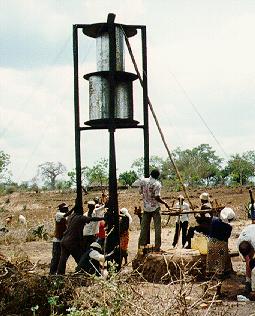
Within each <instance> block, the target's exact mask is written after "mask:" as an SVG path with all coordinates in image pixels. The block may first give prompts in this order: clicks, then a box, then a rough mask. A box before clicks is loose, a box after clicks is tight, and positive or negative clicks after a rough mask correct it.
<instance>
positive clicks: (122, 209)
mask: <svg viewBox="0 0 255 316" xmlns="http://www.w3.org/2000/svg"><path fill="white" fill-rule="evenodd" d="M120 216H127V217H128V218H129V224H131V223H132V217H131V215H130V214H129V212H128V209H126V208H125V207H123V208H121V209H120Z"/></svg>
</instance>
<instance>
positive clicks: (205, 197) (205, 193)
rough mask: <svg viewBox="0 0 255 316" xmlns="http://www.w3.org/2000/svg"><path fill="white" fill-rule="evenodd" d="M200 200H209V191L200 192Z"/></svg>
mask: <svg viewBox="0 0 255 316" xmlns="http://www.w3.org/2000/svg"><path fill="white" fill-rule="evenodd" d="M199 198H200V200H204V201H209V194H208V193H207V192H203V193H202V194H200V197H199Z"/></svg>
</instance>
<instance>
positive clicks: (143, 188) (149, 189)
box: [133, 169, 169, 251]
mask: <svg viewBox="0 0 255 316" xmlns="http://www.w3.org/2000/svg"><path fill="white" fill-rule="evenodd" d="M159 175H160V172H159V170H157V169H154V170H152V171H151V173H150V177H149V178H143V179H141V180H136V181H135V182H134V183H133V186H139V188H140V191H139V192H140V194H142V196H143V204H144V212H143V217H142V222H141V232H140V238H139V243H138V246H139V247H140V246H145V245H146V242H147V236H148V231H149V230H150V223H151V219H152V218H153V222H154V228H155V250H156V251H160V247H161V215H160V204H164V205H165V206H166V207H167V208H168V209H169V206H168V205H167V203H166V202H165V201H163V200H162V199H161V197H160V190H161V187H162V186H161V183H160V182H159V181H158V178H159Z"/></svg>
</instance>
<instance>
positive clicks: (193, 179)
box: [0, 144, 255, 191]
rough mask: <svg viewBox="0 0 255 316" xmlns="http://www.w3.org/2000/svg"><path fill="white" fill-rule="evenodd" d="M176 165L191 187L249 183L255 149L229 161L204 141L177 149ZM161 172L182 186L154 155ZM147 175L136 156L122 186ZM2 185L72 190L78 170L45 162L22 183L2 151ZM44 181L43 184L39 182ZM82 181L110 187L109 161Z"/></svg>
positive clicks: (85, 170)
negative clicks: (17, 182)
mask: <svg viewBox="0 0 255 316" xmlns="http://www.w3.org/2000/svg"><path fill="white" fill-rule="evenodd" d="M172 155H173V158H174V161H175V164H176V166H177V168H178V170H179V172H180V174H181V176H182V180H183V182H184V183H185V185H186V186H187V187H196V186H205V187H206V186H216V185H249V184H252V183H253V184H254V179H255V151H252V150H250V151H247V152H244V153H242V154H233V155H231V156H230V157H229V159H228V160H227V161H225V160H224V159H223V158H221V157H219V156H217V155H216V153H215V150H213V148H212V147H211V146H210V145H208V144H201V145H199V146H197V147H194V148H192V149H184V150H183V149H181V148H179V147H178V148H176V149H175V150H174V151H173V152H172ZM154 168H158V169H159V170H160V171H161V181H162V182H163V184H164V185H165V186H167V187H169V188H171V189H177V190H178V187H179V180H178V178H177V175H176V172H175V170H174V168H173V165H172V163H171V162H170V160H169V158H167V159H163V158H162V157H159V156H151V157H150V169H154ZM142 176H143V158H138V159H136V160H135V161H134V162H133V163H132V165H131V167H130V169H129V170H126V171H124V172H121V173H119V176H118V182H119V184H120V185H125V186H131V185H132V183H133V182H134V181H135V180H136V179H137V178H140V177H142ZM0 179H1V180H0V186H1V189H2V191H3V190H4V189H6V187H8V186H9V187H10V186H16V187H19V188H20V189H36V188H38V187H43V188H44V189H46V190H47V189H51V190H54V189H59V190H60V189H61V190H62V189H69V188H73V187H75V184H76V174H75V169H73V170H69V171H68V170H67V169H66V167H65V166H64V165H63V164H62V163H61V162H44V163H42V164H40V165H39V166H38V168H37V174H36V175H35V177H34V178H33V179H32V180H31V181H29V182H22V183H21V184H20V185H18V184H16V183H14V182H13V181H12V180H11V172H10V156H9V155H8V154H7V153H4V152H3V151H1V150H0ZM39 183H40V185H39ZM82 184H83V186H84V187H89V186H99V187H102V186H107V184H108V160H107V159H103V158H102V159H99V160H98V161H97V162H95V164H94V165H93V166H92V167H88V166H84V167H82Z"/></svg>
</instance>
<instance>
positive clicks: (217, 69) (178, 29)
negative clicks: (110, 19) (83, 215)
mask: <svg viewBox="0 0 255 316" xmlns="http://www.w3.org/2000/svg"><path fill="white" fill-rule="evenodd" d="M108 13H115V14H116V19H115V22H116V23H121V24H131V25H132V24H134V25H146V28H147V55H148V93H149V98H150V100H151V103H152V105H153V107H154V110H155V112H156V114H157V117H158V120H159V123H160V126H161V128H162V131H163V133H164V135H165V138H166V141H167V143H168V145H169V147H170V150H174V149H175V148H177V147H178V146H179V147H181V148H182V149H187V148H193V147H195V146H198V145H200V144H202V143H205V144H209V145H210V146H211V147H212V148H213V149H214V150H215V151H216V154H217V155H219V156H220V157H222V158H224V159H225V160H227V159H229V158H230V156H231V155H232V154H236V153H243V152H245V151H248V150H254V121H253V116H254V114H255V93H254V91H255V62H254V56H255V41H254V30H255V1H253V0H240V1H238V0H214V1H211V0H192V1H191V0H158V1H154V0H122V1H115V0H109V1H107V0H73V1H69V0H44V1H41V0H8V1H6V0H0V21H1V22H0V23H1V27H0V42H1V45H0V56H1V58H0V77H1V81H0V150H3V151H4V152H5V153H8V154H9V155H10V157H11V166H10V167H11V171H12V174H13V180H15V181H17V182H21V181H29V180H31V179H32V178H33V177H34V176H35V175H36V172H37V166H38V165H39V164H41V163H44V162H47V161H52V162H57V161H60V162H62V163H63V164H64V165H65V166H66V168H67V170H71V169H73V168H74V167H75V151H74V110H73V57H72V25H73V24H79V23H81V24H91V23H99V22H106V20H107V15H108ZM79 43H80V50H79V57H80V73H79V87H80V106H81V125H82V126H83V122H84V121H86V120H88V104H89V102H88V100H89V95H88V83H87V81H85V80H84V79H83V75H84V74H86V73H89V72H91V71H96V51H95V45H96V44H95V43H96V41H95V40H94V39H90V38H88V37H86V36H85V35H83V34H82V33H79ZM131 46H132V48H133V51H134V55H135V58H136V59H137V61H138V65H139V66H140V61H141V43H140V36H135V37H134V38H132V40H131ZM125 59H126V71H130V72H133V73H135V70H134V69H133V67H132V64H131V62H130V60H129V56H128V52H127V50H126V51H125ZM134 119H137V120H138V121H142V103H141V87H140V86H139V83H138V82H137V83H135V85H134ZM108 138H109V135H108V132H107V131H106V130H103V131H98V130H97V131H86V132H83V133H82V139H81V149H82V164H83V165H88V166H92V165H93V164H94V163H95V162H96V161H98V160H99V159H101V158H107V157H108V155H109V153H108V147H109V144H108V143H109V139H108ZM115 138H116V157H117V168H118V173H120V172H122V171H125V170H129V169H130V167H131V164H132V162H133V161H134V160H135V159H136V158H139V157H141V156H142V155H143V136H142V130H140V129H138V130H137V129H128V130H127V129H126V130H117V131H116V133H115ZM150 155H158V156H160V157H162V158H166V157H167V153H166V150H165V148H164V146H163V144H162V142H161V139H160V136H159V133H158V131H157V128H156V126H155V123H154V121H153V118H152V116H151V115H150Z"/></svg>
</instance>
